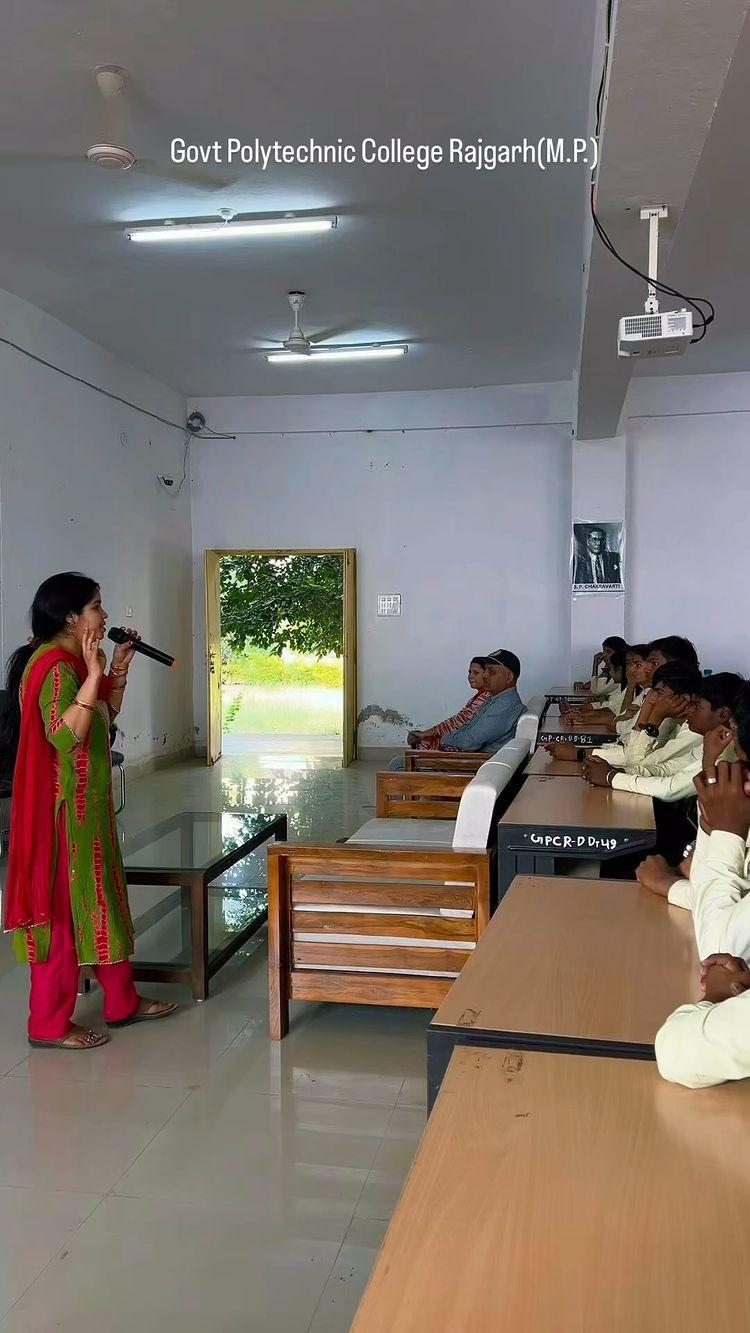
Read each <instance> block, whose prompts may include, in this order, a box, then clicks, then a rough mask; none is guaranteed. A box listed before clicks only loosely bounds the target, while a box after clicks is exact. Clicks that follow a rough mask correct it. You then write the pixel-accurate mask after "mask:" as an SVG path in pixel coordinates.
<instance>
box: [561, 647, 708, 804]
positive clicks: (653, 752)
mask: <svg viewBox="0 0 750 1333" xmlns="http://www.w3.org/2000/svg"><path fill="white" fill-rule="evenodd" d="M700 681H701V677H700V676H698V675H697V674H696V673H695V672H694V671H693V670H692V669H691V668H689V667H685V666H682V665H681V664H679V663H677V662H670V663H668V664H667V665H666V666H662V667H659V669H658V670H657V671H656V672H655V673H654V677H653V685H652V688H651V689H650V690H649V693H648V694H647V696H646V699H645V701H644V703H643V706H642V708H641V710H640V712H639V714H638V718H637V720H636V722H635V725H634V727H633V730H632V732H631V733H630V736H629V737H628V738H627V739H626V740H625V742H624V743H618V744H614V745H603V746H601V747H600V748H599V749H596V750H593V751H592V754H591V758H590V759H588V760H587V761H586V763H584V766H583V776H584V778H585V779H586V781H587V782H590V783H591V785H592V786H593V787H613V788H614V789H615V790H617V791H632V792H637V793H639V794H640V795H642V796H652V797H656V798H657V799H658V800H661V801H669V802H672V801H680V800H684V799H685V797H687V796H691V795H692V793H693V778H694V777H695V776H696V774H698V773H699V772H700V767H701V759H702V753H703V738H702V736H699V735H698V734H697V733H696V732H694V731H692V730H691V728H690V726H689V723H688V721H687V715H688V710H689V708H690V704H691V700H692V698H693V697H694V695H695V693H696V691H697V690H698V688H699V686H700ZM717 721H718V719H717Z"/></svg>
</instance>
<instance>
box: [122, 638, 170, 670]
mask: <svg viewBox="0 0 750 1333" xmlns="http://www.w3.org/2000/svg"><path fill="white" fill-rule="evenodd" d="M107 638H108V639H111V640H112V642H113V643H130V644H132V645H133V647H134V648H135V651H136V652H137V653H143V656H144V657H150V658H152V660H153V661H154V662H163V663H164V666H168V667H173V666H174V665H175V661H176V659H175V658H174V657H170V656H169V653H163V652H162V651H161V648H152V647H151V644H150V643H142V642H141V640H140V639H131V637H130V635H129V634H126V633H125V630H124V629H111V630H110V631H109V634H108V635H107Z"/></svg>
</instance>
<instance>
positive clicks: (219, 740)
mask: <svg viewBox="0 0 750 1333" xmlns="http://www.w3.org/2000/svg"><path fill="white" fill-rule="evenodd" d="M356 620H357V613H356V554H355V552H354V551H353V550H326V551H309V550H298V549H297V550H229V551H227V550H220V551H218V550H217V551H207V552H206V642H207V663H206V664H207V693H208V746H207V756H208V762H209V763H210V764H211V763H215V761H216V760H217V759H218V758H219V756H220V755H221V754H222V752H224V753H227V754H231V755H239V754H259V753H264V754H268V753H275V754H298V755H299V754H302V755H310V756H312V755H324V756H336V757H339V758H340V759H341V762H342V763H343V764H349V763H351V761H352V759H354V758H355V751H356V713H357V697H356V677H357V671H356Z"/></svg>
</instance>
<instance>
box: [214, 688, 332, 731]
mask: <svg viewBox="0 0 750 1333" xmlns="http://www.w3.org/2000/svg"><path fill="white" fill-rule="evenodd" d="M221 705H222V716H223V725H222V731H223V732H224V734H225V735H229V736H231V735H252V736H275V735H279V734H281V735H289V736H340V735H341V712H342V697H341V690H340V689H333V688H331V687H327V686H319V685H308V686H303V687H299V686H296V687H295V686H291V685H276V686H270V687H268V686H266V687H263V686H255V685H224V686H223V687H222V692H221Z"/></svg>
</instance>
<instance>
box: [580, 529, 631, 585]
mask: <svg viewBox="0 0 750 1333" xmlns="http://www.w3.org/2000/svg"><path fill="white" fill-rule="evenodd" d="M624 564H625V524H624V523H623V522H622V521H621V520H618V521H617V522H613V521H611V520H608V521H606V522H601V523H593V522H592V523H584V522H579V523H574V524H573V539H572V542H571V552H570V565H571V580H572V586H573V592H574V593H575V594H578V593H591V592H610V593H612V592H614V593H621V592H623V591H624V589H625V583H624V573H625V571H624V568H623V567H624Z"/></svg>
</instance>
